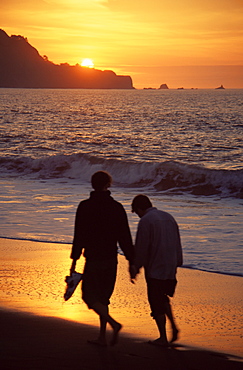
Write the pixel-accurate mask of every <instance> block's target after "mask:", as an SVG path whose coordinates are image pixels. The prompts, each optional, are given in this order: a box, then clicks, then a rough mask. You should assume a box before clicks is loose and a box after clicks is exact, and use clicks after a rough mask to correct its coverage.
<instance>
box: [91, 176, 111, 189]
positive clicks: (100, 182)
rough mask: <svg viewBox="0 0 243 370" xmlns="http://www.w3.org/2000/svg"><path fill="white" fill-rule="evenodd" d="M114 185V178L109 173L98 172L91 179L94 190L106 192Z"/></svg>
mask: <svg viewBox="0 0 243 370" xmlns="http://www.w3.org/2000/svg"><path fill="white" fill-rule="evenodd" d="M111 183H112V177H111V175H110V174H109V173H108V172H105V171H98V172H95V173H94V174H93V176H92V177H91V184H92V187H93V189H94V190H96V191H104V190H107V189H108V188H109V187H110V186H111Z"/></svg>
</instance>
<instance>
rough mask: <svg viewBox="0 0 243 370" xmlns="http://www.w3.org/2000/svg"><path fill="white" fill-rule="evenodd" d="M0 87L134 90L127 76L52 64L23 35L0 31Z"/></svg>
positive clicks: (64, 64)
mask: <svg viewBox="0 0 243 370" xmlns="http://www.w3.org/2000/svg"><path fill="white" fill-rule="evenodd" d="M0 87H14V88H17V87H19V88H77V89H133V83H132V79H131V77H130V76H118V75H116V74H115V73H114V72H113V71H100V70H97V69H94V68H85V67H81V66H80V65H76V66H70V65H69V64H67V63H63V64H60V65H57V64H54V63H52V62H50V61H48V59H47V58H46V57H42V56H40V54H39V53H38V51H37V50H36V49H35V48H34V47H33V46H31V45H30V44H29V43H28V41H27V39H26V38H24V37H22V36H11V37H9V36H8V35H7V34H6V32H5V31H3V30H1V29H0Z"/></svg>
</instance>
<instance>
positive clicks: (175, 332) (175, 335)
mask: <svg viewBox="0 0 243 370" xmlns="http://www.w3.org/2000/svg"><path fill="white" fill-rule="evenodd" d="M178 334H179V330H178V329H176V328H175V329H173V334H172V338H171V340H170V343H173V342H175V341H176V340H177V339H178Z"/></svg>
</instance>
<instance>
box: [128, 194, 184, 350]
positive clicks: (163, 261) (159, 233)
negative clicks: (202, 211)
mask: <svg viewBox="0 0 243 370" xmlns="http://www.w3.org/2000/svg"><path fill="white" fill-rule="evenodd" d="M132 212H135V213H136V214H137V215H138V216H139V217H140V218H141V219H140V221H139V224H138V229H137V234H136V242H135V262H134V265H133V266H132V267H131V269H130V274H131V279H132V281H133V280H134V279H135V277H136V275H137V274H138V273H139V270H140V268H141V267H144V270H145V279H146V283H147V292H148V301H149V304H150V307H151V311H152V312H151V316H152V317H153V318H154V319H155V321H156V324H157V327H158V330H159V334H160V336H159V338H158V339H156V340H154V341H150V342H149V343H150V344H155V345H160V346H163V347H166V346H168V345H169V343H168V340H167V335H166V316H167V318H168V319H169V321H170V323H171V327H172V338H171V340H170V343H171V342H174V341H176V340H177V339H178V332H179V330H178V328H177V326H176V324H175V320H174V317H173V313H172V308H171V305H170V299H169V297H173V295H174V292H175V287H176V284H177V280H176V272H177V267H178V266H181V265H182V247H181V240H180V234H179V228H178V225H177V223H176V221H175V219H174V218H173V217H172V216H171V215H170V214H169V213H167V212H164V211H159V210H158V209H157V208H155V207H153V206H152V203H151V201H150V200H149V198H148V197H147V196H145V195H137V196H136V197H135V198H134V199H133V201H132Z"/></svg>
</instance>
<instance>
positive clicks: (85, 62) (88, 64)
mask: <svg viewBox="0 0 243 370" xmlns="http://www.w3.org/2000/svg"><path fill="white" fill-rule="evenodd" d="M81 66H82V67H87V68H94V63H93V60H92V59H89V58H85V59H83V60H82V63H81Z"/></svg>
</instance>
